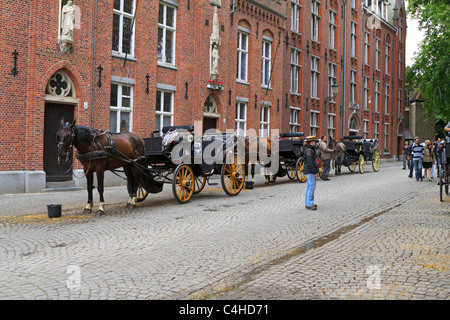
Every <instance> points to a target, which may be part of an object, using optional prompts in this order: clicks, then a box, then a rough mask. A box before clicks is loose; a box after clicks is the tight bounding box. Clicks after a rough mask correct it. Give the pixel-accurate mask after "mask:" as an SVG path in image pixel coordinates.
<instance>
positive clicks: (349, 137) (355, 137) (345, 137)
mask: <svg viewBox="0 0 450 320" xmlns="http://www.w3.org/2000/svg"><path fill="white" fill-rule="evenodd" d="M343 138H344V139H345V140H358V139H362V136H344V137H343Z"/></svg>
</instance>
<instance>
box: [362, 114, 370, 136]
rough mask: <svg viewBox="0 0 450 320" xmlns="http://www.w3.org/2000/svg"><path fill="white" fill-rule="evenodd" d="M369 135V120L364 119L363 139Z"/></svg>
mask: <svg viewBox="0 0 450 320" xmlns="http://www.w3.org/2000/svg"><path fill="white" fill-rule="evenodd" d="M368 135H369V120H367V119H364V120H363V139H367V136H368Z"/></svg>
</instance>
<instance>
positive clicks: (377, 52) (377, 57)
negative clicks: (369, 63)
mask: <svg viewBox="0 0 450 320" xmlns="http://www.w3.org/2000/svg"><path fill="white" fill-rule="evenodd" d="M380 54H381V49H380V39H376V41H375V69H376V70H380Z"/></svg>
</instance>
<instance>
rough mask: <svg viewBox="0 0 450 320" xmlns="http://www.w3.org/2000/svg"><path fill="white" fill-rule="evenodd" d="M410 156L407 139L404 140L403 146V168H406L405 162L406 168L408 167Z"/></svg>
mask: <svg viewBox="0 0 450 320" xmlns="http://www.w3.org/2000/svg"><path fill="white" fill-rule="evenodd" d="M410 156H411V146H410V145H409V143H408V141H405V145H404V146H403V170H405V169H406V164H407V163H408V169H409V168H410V164H409V163H410V158H409V157H410Z"/></svg>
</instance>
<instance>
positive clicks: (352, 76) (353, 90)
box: [350, 70, 356, 104]
mask: <svg viewBox="0 0 450 320" xmlns="http://www.w3.org/2000/svg"><path fill="white" fill-rule="evenodd" d="M350 103H351V104H356V71H355V70H351V71H350Z"/></svg>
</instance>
